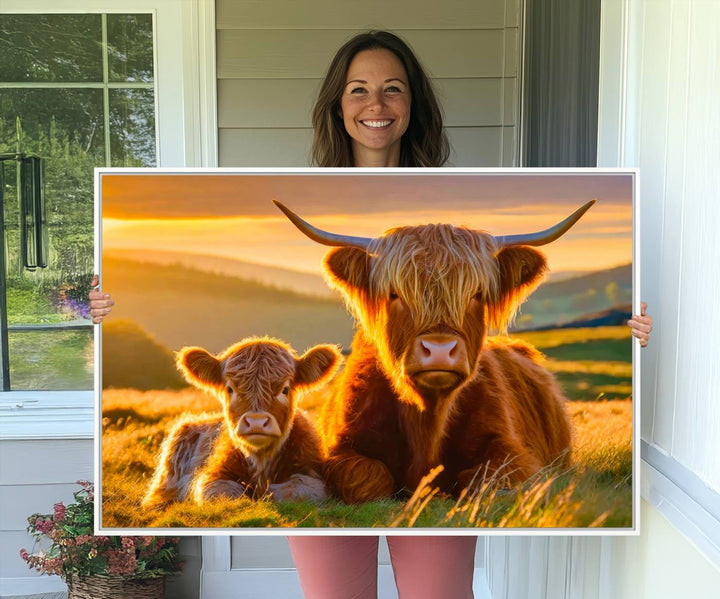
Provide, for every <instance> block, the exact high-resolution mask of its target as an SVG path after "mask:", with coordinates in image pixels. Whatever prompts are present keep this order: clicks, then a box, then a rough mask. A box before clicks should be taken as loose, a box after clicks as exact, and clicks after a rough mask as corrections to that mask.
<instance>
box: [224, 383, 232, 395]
mask: <svg viewBox="0 0 720 599" xmlns="http://www.w3.org/2000/svg"><path fill="white" fill-rule="evenodd" d="M225 390H226V391H227V392H228V395H232V394H233V388H232V387H231V386H230V385H228V386H227V387H225Z"/></svg>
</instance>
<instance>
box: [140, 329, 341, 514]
mask: <svg viewBox="0 0 720 599" xmlns="http://www.w3.org/2000/svg"><path fill="white" fill-rule="evenodd" d="M340 359H341V356H340V352H339V351H338V349H337V347H334V346H332V345H318V346H316V347H313V348H312V349H309V350H308V351H307V352H305V353H304V354H303V355H302V356H300V357H299V358H298V357H297V355H296V353H295V352H294V351H293V349H292V348H291V347H290V346H289V345H287V344H286V343H284V342H282V341H279V340H277V339H270V338H267V337H265V338H255V337H253V338H248V339H244V340H242V341H240V342H239V343H236V344H235V345H232V346H231V347H229V348H228V349H226V350H225V351H224V352H222V353H220V354H218V355H217V356H213V355H212V354H210V353H209V352H207V351H206V350H204V349H202V348H199V347H186V348H183V349H182V350H180V352H178V356H177V366H178V368H179V370H180V371H181V372H182V373H183V374H184V375H185V378H186V379H187V380H188V382H190V383H191V384H193V385H194V386H195V387H198V388H199V389H202V390H204V391H209V392H211V393H212V394H214V395H215V396H216V397H218V399H219V400H220V402H221V403H222V406H223V414H222V415H220V414H216V415H203V416H197V415H187V416H185V417H183V418H181V419H180V421H179V422H178V423H177V424H176V425H175V426H174V427H173V429H172V430H171V431H170V434H169V435H168V437H167V438H166V439H165V441H164V442H163V445H162V450H161V455H160V462H159V464H158V466H157V468H156V470H155V475H154V476H153V480H152V483H151V484H150V488H149V490H148V492H147V495H146V496H145V499H144V500H143V506H145V507H154V506H158V505H162V504H165V503H169V502H172V501H181V500H183V499H185V498H186V497H192V498H193V499H194V500H195V501H197V502H198V503H202V502H203V501H204V500H206V499H209V498H211V497H219V496H226V497H231V498H232V497H240V496H242V495H248V496H250V497H261V496H263V495H265V494H272V496H273V498H274V499H276V500H278V501H284V500H298V499H310V500H315V501H319V500H322V499H324V498H325V486H324V484H323V481H322V450H321V443H320V439H319V437H318V434H317V432H316V431H315V427H314V426H313V424H312V423H311V422H310V421H309V420H308V418H307V417H306V416H305V415H304V414H303V413H302V412H301V411H299V410H298V409H297V408H296V406H297V402H298V399H299V397H300V396H301V395H302V394H303V393H304V392H306V391H309V390H311V389H315V388H318V387H320V386H321V385H323V384H324V383H326V382H327V381H328V380H329V379H330V378H332V376H333V375H334V374H335V372H336V371H337V369H338V367H339V365H340Z"/></svg>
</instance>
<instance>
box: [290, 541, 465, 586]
mask: <svg viewBox="0 0 720 599" xmlns="http://www.w3.org/2000/svg"><path fill="white" fill-rule="evenodd" d="M288 542H289V543H290V550H291V551H292V555H293V559H294V561H295V566H296V567H297V571H298V574H299V576H300V584H301V585H302V589H303V593H304V595H305V599H376V597H377V552H378V537H374V536H373V537H331V536H322V537H304V536H293V537H288ZM476 543H477V537H472V536H471V537H435V536H433V537H410V536H389V537H388V546H389V548H390V558H391V561H392V566H393V571H394V573H395V583H396V584H397V588H398V594H399V597H400V599H472V597H473V591H472V582H473V570H474V562H475V544H476Z"/></svg>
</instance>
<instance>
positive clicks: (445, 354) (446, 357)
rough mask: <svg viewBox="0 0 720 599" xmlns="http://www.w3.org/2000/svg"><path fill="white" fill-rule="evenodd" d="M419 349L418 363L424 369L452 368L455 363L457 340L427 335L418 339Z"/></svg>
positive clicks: (443, 336)
mask: <svg viewBox="0 0 720 599" xmlns="http://www.w3.org/2000/svg"><path fill="white" fill-rule="evenodd" d="M420 347H421V356H420V363H421V364H422V365H423V366H425V367H432V366H445V367H447V366H453V365H454V364H455V363H456V361H457V358H458V342H457V339H452V338H448V337H447V336H445V335H427V336H425V337H423V338H421V339H420Z"/></svg>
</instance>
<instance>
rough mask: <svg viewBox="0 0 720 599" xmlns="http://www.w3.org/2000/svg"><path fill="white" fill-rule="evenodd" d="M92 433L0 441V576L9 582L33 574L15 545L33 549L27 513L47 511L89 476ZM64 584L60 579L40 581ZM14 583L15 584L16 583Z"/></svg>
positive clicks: (65, 499)
mask: <svg viewBox="0 0 720 599" xmlns="http://www.w3.org/2000/svg"><path fill="white" fill-rule="evenodd" d="M92 455H93V444H92V439H70V440H44V441H43V440H36V439H33V440H25V439H12V440H8V439H5V440H1V441H0V505H2V509H1V510H0V537H1V539H0V581H2V583H3V586H5V585H6V584H7V585H9V586H8V588H12V586H10V585H13V582H21V581H22V579H31V578H34V577H36V576H37V575H36V574H35V573H34V572H33V571H31V570H29V569H28V567H27V565H26V564H25V562H23V561H22V559H20V555H19V551H20V548H22V547H24V548H25V549H27V550H28V551H30V550H31V549H32V546H33V539H32V537H31V536H30V535H28V534H27V532H26V531H25V528H26V527H27V517H28V516H29V515H30V514H33V513H35V512H39V513H44V514H47V513H52V510H53V505H54V504H55V503H57V502H59V501H63V502H66V503H67V502H68V501H72V500H73V496H72V494H73V492H74V491H77V490H78V488H79V487H77V485H76V484H75V481H77V480H82V479H84V480H92V478H93V472H92V470H93V461H92ZM48 583H50V588H56V589H63V588H64V585H63V584H62V581H60V580H55V581H52V582H51V581H50V580H49V579H48V581H45V584H48ZM15 588H17V587H15ZM0 594H2V593H0Z"/></svg>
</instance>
